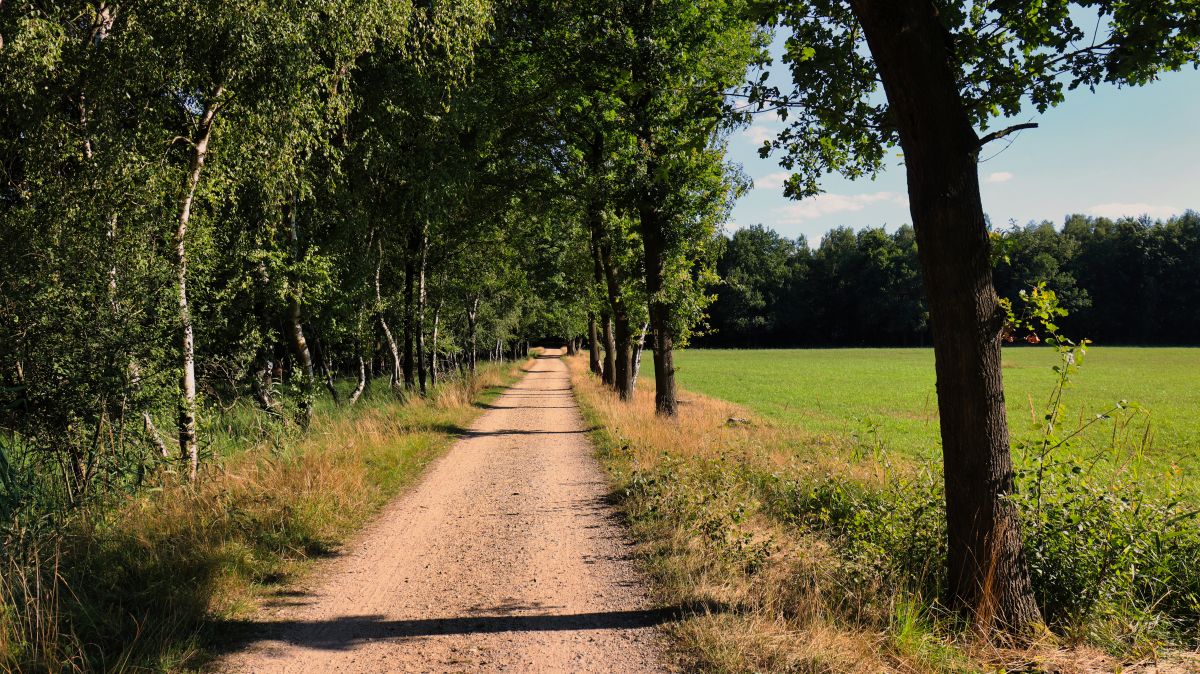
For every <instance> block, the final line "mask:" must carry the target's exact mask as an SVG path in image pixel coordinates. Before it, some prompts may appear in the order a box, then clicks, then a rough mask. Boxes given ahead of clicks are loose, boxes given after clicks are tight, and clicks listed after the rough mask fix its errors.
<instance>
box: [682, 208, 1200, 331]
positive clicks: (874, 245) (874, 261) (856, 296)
mask: <svg viewBox="0 0 1200 674" xmlns="http://www.w3.org/2000/svg"><path fill="white" fill-rule="evenodd" d="M994 234H999V236H1000V238H999V239H997V238H995V237H994V238H993V250H995V251H996V252H997V253H999V254H997V255H994V256H993V259H994V260H995V267H994V271H993V274H994V280H995V284H996V291H997V294H999V295H1000V297H1002V298H1005V299H1008V300H1009V301H1011V302H1014V303H1017V304H1016V305H1015V306H1019V302H1020V299H1019V293H1020V291H1022V290H1028V289H1029V288H1031V287H1033V286H1036V285H1037V284H1038V283H1042V282H1044V283H1046V285H1047V287H1048V288H1050V289H1051V290H1053V291H1054V292H1055V293H1056V294H1057V296H1058V300H1059V302H1060V304H1061V306H1062V307H1063V308H1064V309H1066V310H1067V311H1068V312H1069V314H1068V315H1067V316H1065V317H1063V318H1062V319H1061V320H1059V321H1058V323H1059V325H1060V326H1062V329H1063V331H1064V334H1067V335H1087V336H1088V338H1090V339H1094V340H1095V341H1096V342H1097V343H1100V344H1138V345H1152V344H1155V345H1182V344H1195V343H1196V340H1197V336H1200V282H1198V280H1200V214H1198V213H1196V212H1195V211H1188V212H1185V213H1183V214H1182V215H1178V216H1173V217H1171V218H1168V219H1166V220H1161V221H1153V220H1150V219H1148V218H1145V217H1143V218H1138V219H1134V218H1123V219H1120V220H1115V221H1114V220H1110V219H1108V218H1102V217H1100V218H1097V217H1090V216H1085V215H1072V216H1069V217H1068V218H1067V219H1066V222H1065V223H1064V224H1063V225H1062V226H1061V227H1055V225H1054V223H1052V222H1049V221H1044V222H1040V223H1030V224H1029V225H1027V226H1023V227H1014V228H1011V229H1008V230H1005V231H1003V232H1000V233H995V232H994ZM717 275H718V277H719V280H718V281H717V283H716V284H715V285H714V286H712V288H711V290H710V292H711V293H713V294H715V295H716V296H717V299H716V301H715V302H713V304H712V305H710V306H709V308H708V317H707V319H706V320H705V323H706V327H705V329H704V330H703V335H702V336H700V337H698V338H696V339H695V340H694V343H696V344H698V345H702V346H713V347H721V346H732V347H743V348H744V347H756V346H757V347H762V346H775V347H780V346H924V345H927V344H929V343H930V338H929V320H928V318H929V309H928V307H927V306H926V303H925V295H924V292H923V290H922V288H921V267H920V262H919V261H918V259H917V244H916V237H915V235H914V233H913V229H912V227H909V226H907V225H905V226H903V227H900V228H898V229H896V230H895V231H893V232H890V233H889V232H887V231H885V230H884V229H882V228H873V227H867V228H864V229H862V230H859V231H858V232H854V231H852V230H850V229H848V228H845V227H840V228H837V229H833V230H830V231H829V232H828V233H826V234H825V236H823V237H822V238H821V241H820V243H819V244H818V245H817V246H816V248H810V247H809V244H808V241H807V240H806V239H805V238H804V237H800V238H798V239H796V240H789V239H785V238H784V237H782V236H780V235H779V234H778V233H776V232H774V231H771V230H768V229H765V228H763V227H761V226H753V227H747V228H744V229H740V230H738V231H736V232H734V233H733V234H732V235H731V236H728V237H726V239H725V241H724V242H723V243H722V245H721V251H720V253H719V254H718V257H717Z"/></svg>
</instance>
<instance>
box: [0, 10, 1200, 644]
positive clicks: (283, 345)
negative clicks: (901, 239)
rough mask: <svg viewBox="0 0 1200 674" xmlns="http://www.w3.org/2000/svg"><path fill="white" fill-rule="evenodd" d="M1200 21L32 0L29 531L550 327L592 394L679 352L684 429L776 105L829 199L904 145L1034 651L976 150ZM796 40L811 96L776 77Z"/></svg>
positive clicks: (11, 128) (977, 582) (17, 350)
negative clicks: (54, 506)
mask: <svg viewBox="0 0 1200 674" xmlns="http://www.w3.org/2000/svg"><path fill="white" fill-rule="evenodd" d="M1198 11H1200V10H1197V7H1196V6H1195V4H1194V3H1192V2H1190V0H1173V1H1167V2H1162V1H1156V2H1148V1H1147V2H1120V3H1118V2H1110V1H1108V0H1100V1H1098V2H1087V3H1068V2H1037V3H1027V2H993V3H953V2H942V1H939V2H933V3H930V2H928V1H925V0H886V1H884V0H853V1H852V2H838V1H832V0H828V1H826V0H820V1H817V0H789V1H780V2H774V1H765V2H764V1H754V2H752V1H751V0H688V1H684V0H604V1H601V0H574V1H572V2H563V1H561V0H463V1H459V2H408V1H405V0H366V1H365V2H363V1H359V0H355V1H354V2H350V1H348V0H332V1H330V0H321V1H320V2H318V1H316V0H275V1H272V2H264V1H261V0H248V1H247V0H241V1H239V2H230V1H229V0H183V1H172V2H161V1H152V2H142V3H122V2H109V1H108V0H105V1H104V2H83V1H77V2H69V1H68V2H49V3H28V2H14V1H13V0H4V2H3V4H0V82H2V84H0V235H2V238H3V241H4V246H5V249H4V255H3V256H2V258H0V370H2V373H3V374H2V375H0V377H3V388H2V389H0V410H2V413H3V435H2V436H0V438H2V441H3V446H2V448H0V449H2V451H3V458H4V461H3V462H2V463H0V468H2V469H3V472H2V476H3V478H4V479H3V481H2V484H3V490H4V491H3V494H4V496H5V500H4V507H5V508H6V509H7V510H8V511H21V510H22V509H26V510H28V509H30V508H35V507H41V506H37V505H36V504H37V503H40V504H42V505H43V506H44V504H46V503H50V502H55V501H54V498H60V500H61V501H62V502H66V503H71V504H76V503H81V502H85V501H86V500H87V499H88V498H89V497H91V496H93V495H95V494H96V492H98V491H106V490H107V491H109V492H112V491H114V490H117V491H119V490H121V489H129V488H134V487H136V485H137V484H139V483H140V481H141V479H142V476H143V475H144V474H145V472H146V471H147V470H148V469H153V468H155V467H157V466H163V465H166V466H170V465H177V466H178V465H181V466H182V471H181V472H182V473H184V474H185V475H188V476H190V478H191V479H193V480H195V479H200V476H199V472H200V468H201V464H202V461H201V459H202V457H203V455H204V449H205V447H206V434H209V433H211V429H210V428H208V427H207V426H206V423H207V420H208V419H210V418H211V417H212V416H213V415H214V413H215V411H216V410H218V409H219V408H220V407H221V406H226V405H231V404H235V403H237V402H238V401H239V400H241V399H243V398H246V399H251V400H253V401H255V404H256V405H257V406H258V407H259V408H261V412H260V413H261V414H263V415H269V416H272V417H275V418H282V417H292V418H293V421H292V422H291V423H296V424H298V425H300V426H303V425H304V424H306V423H307V421H308V419H309V418H310V417H311V415H312V409H313V401H314V398H315V396H316V395H318V392H319V389H320V388H321V385H322V384H324V386H325V387H326V388H328V389H329V394H330V395H331V396H332V397H333V398H334V399H335V400H338V401H340V402H341V403H343V404H353V402H354V400H356V399H357V397H358V396H359V395H360V394H361V392H362V390H363V388H364V387H365V386H368V385H370V386H387V387H391V388H394V389H396V390H398V391H402V392H414V393H419V392H424V391H426V390H427V389H428V387H429V385H430V383H431V382H433V381H434V380H436V379H437V378H439V377H441V376H444V373H445V372H446V368H447V367H448V366H458V368H459V369H462V370H464V371H467V372H470V371H471V370H472V368H473V367H474V365H475V362H476V359H477V358H478V354H479V353H480V352H481V351H483V352H486V353H489V354H493V355H494V356H496V357H499V356H502V355H503V354H504V353H505V352H506V351H507V350H509V349H513V348H514V347H516V346H517V345H519V344H521V343H522V342H523V340H524V339H526V338H528V337H530V336H534V335H547V334H558V335H565V336H576V335H580V334H584V333H585V332H586V333H587V334H588V335H589V336H590V342H591V345H592V347H591V348H592V352H591V358H590V359H591V361H592V367H593V369H595V370H597V371H598V372H599V373H600V374H601V376H603V377H604V378H605V380H606V381H608V382H610V383H611V384H612V386H613V387H614V388H615V389H616V391H617V392H618V394H619V395H620V396H621V397H622V398H626V399H627V398H629V397H630V393H631V392H632V389H633V381H634V375H635V369H636V363H637V362H638V357H637V356H636V355H635V345H636V344H639V343H641V340H640V339H639V337H640V336H641V335H643V334H648V335H649V341H650V343H651V345H652V347H653V361H654V378H655V385H656V391H657V393H656V401H655V403H656V409H657V411H658V412H659V413H660V414H662V415H665V416H670V415H673V414H675V412H676V400H675V386H674V367H673V364H672V351H673V348H674V347H675V346H676V345H677V344H679V343H682V342H686V340H687V339H688V338H689V336H690V331H691V329H692V328H693V326H695V325H696V324H697V322H698V321H699V319H700V318H701V317H702V315H703V313H704V310H705V305H706V303H707V302H708V298H707V296H706V294H705V290H704V289H705V287H706V286H708V285H710V284H711V282H712V281H713V280H714V276H713V263H714V258H715V252H716V250H717V247H718V246H717V243H718V237H717V234H716V232H717V231H718V227H719V225H720V223H721V222H722V221H723V220H724V219H725V217H726V215H727V212H728V209H729V207H730V204H731V203H732V200H733V199H734V198H735V197H736V196H737V195H738V194H739V193H740V191H741V190H743V189H744V187H745V185H744V181H743V180H742V179H741V178H740V176H739V173H738V171H737V170H736V168H734V167H731V166H729V165H728V164H727V162H726V161H725V144H724V143H725V141H724V139H725V138H726V136H727V133H728V131H729V130H730V129H731V128H734V127H736V126H737V125H738V124H740V123H744V122H745V121H746V119H747V117H748V116H749V115H751V114H754V113H758V112H767V111H770V110H778V111H780V112H782V113H786V114H788V115H790V118H791V119H793V120H794V124H793V125H792V126H791V127H790V128H789V129H788V130H787V131H785V132H784V133H783V134H782V135H781V136H780V137H779V138H778V139H776V140H775V141H774V142H773V143H772V145H773V146H774V148H775V149H776V150H778V151H779V152H780V156H781V157H782V159H783V161H784V163H785V164H786V165H787V166H789V167H791V168H793V169H795V171H796V174H795V176H794V177H793V179H792V180H791V182H790V183H789V184H788V188H787V190H788V193H789V194H790V195H791V196H794V197H797V198H803V197H805V196H809V195H811V194H814V193H816V192H817V191H818V189H819V187H818V186H819V179H820V177H821V176H823V175H824V174H826V173H828V172H830V171H839V172H841V173H842V174H844V175H847V176H850V177H860V176H866V175H871V174H873V173H875V172H876V171H877V170H878V169H879V168H880V166H881V161H882V158H883V157H884V155H885V152H887V151H888V150H887V149H888V148H889V147H890V146H892V145H894V144H897V143H898V144H899V145H900V147H901V148H902V149H903V151H904V156H905V165H906V169H907V172H908V178H909V195H910V203H911V204H912V216H913V223H914V238H915V243H916V245H917V247H918V253H919V255H918V256H919V260H920V270H921V277H922V280H923V286H924V288H925V291H926V295H927V298H928V309H929V316H930V322H931V324H932V332H933V342H934V348H935V351H936V355H937V358H936V361H937V377H938V386H939V400H940V411H941V417H940V418H941V423H942V436H943V446H944V448H945V475H946V497H947V504H948V515H949V523H948V524H949V527H948V531H949V544H950V563H951V575H950V577H951V587H949V588H948V594H947V597H948V601H949V603H950V604H951V605H954V606H956V607H958V608H960V609H962V610H963V611H964V613H965V614H970V613H972V612H973V611H975V609H979V608H981V607H983V606H984V605H985V604H986V607H987V609H988V610H987V611H986V612H984V613H986V615H984V613H979V614H977V615H976V618H977V619H978V621H979V622H980V624H981V626H983V627H985V628H986V627H997V628H1004V629H1007V630H1010V631H1013V632H1016V633H1022V632H1024V631H1025V630H1026V629H1027V628H1028V626H1030V625H1031V624H1034V623H1036V622H1037V621H1038V610H1037V607H1036V605H1035V604H1034V602H1033V599H1032V596H1031V594H1030V591H1029V582H1028V577H1027V574H1026V573H1025V571H1024V569H1023V565H1022V560H1021V559H1020V556H1019V551H1020V531H1019V529H1018V528H1017V527H1016V525H1015V520H1014V519H1013V513H1012V510H1011V506H1010V505H1009V504H1008V501H1007V500H1006V495H1007V494H1008V493H1009V491H1010V490H1011V489H1012V466H1011V460H1010V457H1009V444H1008V436H1007V425H1006V420H1005V418H1004V406H1003V393H1002V388H1001V371H1000V366H999V335H1000V330H1001V325H1000V322H1001V319H1000V313H999V312H998V310H997V297H996V292H995V290H994V287H993V280H992V270H991V266H990V257H989V256H990V249H989V241H988V237H987V231H986V228H985V223H984V218H983V210H982V204H981V202H980V198H979V190H978V178H977V157H978V153H979V150H980V148H981V147H983V146H984V144H986V143H987V142H989V141H990V140H993V139H996V138H999V137H1001V136H1003V135H1005V134H1006V133H1008V132H1009V130H1001V131H997V132H992V133H989V134H987V135H985V136H983V137H980V135H979V134H978V133H977V132H976V128H985V126H986V124H987V123H988V121H989V120H990V119H992V118H995V117H998V116H1001V115H1006V116H1012V115H1014V114H1016V113H1017V112H1018V111H1019V110H1020V109H1021V108H1022V107H1023V106H1025V105H1032V106H1033V107H1035V108H1037V109H1039V110H1040V109H1045V108H1046V107H1047V106H1049V105H1052V104H1054V103H1056V102H1058V101H1059V100H1061V99H1062V97H1063V95H1064V92H1065V91H1066V90H1067V89H1070V88H1074V87H1076V86H1080V85H1083V86H1092V85H1095V84H1099V83H1101V82H1105V81H1107V82H1113V83H1117V84H1143V83H1146V82H1148V81H1150V80H1152V79H1153V78H1154V75H1155V73H1157V72H1158V71H1160V70H1162V69H1170V68H1178V67H1180V66H1182V65H1183V64H1185V63H1190V62H1195V61H1196V58H1197V54H1196V44H1197V43H1196V35H1197V34H1200V20H1198ZM1097 14H1099V15H1100V19H1101V20H1100V21H1097V20H1096V15H1097ZM1084 15H1086V16H1084ZM1093 25H1095V26H1097V27H1098V28H1099V30H1100V33H1101V34H1099V35H1097V36H1092V35H1090V34H1089V33H1086V32H1085V30H1084V29H1083V28H1081V27H1080V26H1086V27H1087V28H1088V29H1090V28H1091V27H1092V26H1093ZM776 27H781V28H782V29H783V30H786V31H788V32H789V33H790V34H791V37H790V39H789V41H788V43H787V53H786V55H785V59H784V60H785V62H786V64H787V66H788V67H789V68H790V70H791V74H792V79H793V81H794V83H795V87H794V89H792V90H790V91H778V90H774V89H771V88H769V87H767V86H766V85H765V82H766V79H765V78H763V79H758V78H757V77H751V78H749V79H748V78H747V73H748V72H749V73H757V69H756V67H757V66H760V65H763V63H764V62H765V60H766V52H765V47H766V44H767V43H768V40H769V38H770V34H771V30H772V29H773V28H776ZM880 83H882V85H883V94H884V96H879V95H877V94H878V91H877V89H878V85H879V84H880ZM601 352H603V355H601ZM347 375H348V376H350V377H351V379H352V380H353V381H354V382H355V386H354V389H353V390H352V391H351V392H350V393H348V394H345V393H341V392H339V390H338V389H337V387H336V383H337V382H336V379H337V378H338V377H339V376H347ZM381 380H382V381H381ZM168 428H173V429H174V430H173V435H174V436H175V439H174V440H173V441H168V440H167V439H166V436H167V435H168V432H167V431H166V430H165V429H168ZM170 445H176V447H177V448H176V449H174V450H172V449H170V447H169V446H170ZM35 485H37V486H39V488H38V489H40V491H39V490H37V489H34V486H35ZM47 485H50V486H49V487H47ZM35 492H36V493H37V494H39V496H37V497H36V498H34V497H31V496H29V494H31V493H35ZM35 502H36V503H35Z"/></svg>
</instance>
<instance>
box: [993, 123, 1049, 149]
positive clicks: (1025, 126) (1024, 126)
mask: <svg viewBox="0 0 1200 674" xmlns="http://www.w3.org/2000/svg"><path fill="white" fill-rule="evenodd" d="M1037 127H1038V125H1037V123H1036V122H1026V123H1025V124H1015V125H1013V126H1010V127H1008V128H1007V129H1000V130H999V131H993V132H991V133H989V134H988V135H986V136H984V137H983V138H980V139H979V147H983V146H984V145H987V144H988V143H990V142H992V141H993V140H1000V139H1001V138H1004V137H1005V136H1008V135H1011V134H1014V133H1016V132H1018V131H1024V130H1025V129H1036V128H1037Z"/></svg>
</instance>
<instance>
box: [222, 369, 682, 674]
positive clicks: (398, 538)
mask: <svg viewBox="0 0 1200 674" xmlns="http://www.w3.org/2000/svg"><path fill="white" fill-rule="evenodd" d="M558 355H559V353H557V352H554V351H550V352H547V353H546V354H545V355H544V356H541V357H539V358H537V359H536V360H535V361H534V365H533V367H532V369H531V371H530V372H529V373H528V374H526V375H525V377H524V378H523V379H522V380H521V381H520V382H519V383H517V384H516V385H515V386H513V387H512V388H510V389H509V390H508V391H506V392H505V393H504V394H503V395H501V396H500V397H499V398H498V399H497V400H496V401H495V402H494V403H493V404H492V405H490V406H489V407H490V408H491V409H489V411H487V412H486V413H484V414H483V415H482V416H480V418H479V419H478V420H476V422H475V423H474V424H473V425H472V426H471V428H470V429H469V431H468V432H467V433H466V435H465V437H464V438H462V439H461V440H459V441H458V442H456V443H455V444H454V446H453V447H452V448H451V449H450V450H449V451H448V453H447V454H446V455H445V456H443V457H442V458H441V459H439V460H438V461H436V462H435V463H434V464H432V465H431V466H430V467H429V468H428V469H427V471H426V473H425V475H424V477H423V478H422V479H421V481H420V482H419V483H418V484H417V485H416V486H415V487H414V488H412V489H410V490H409V491H407V492H405V493H404V494H403V495H402V496H401V497H400V498H398V499H397V500H396V501H394V502H393V503H392V504H391V505H389V506H388V507H387V508H385V509H384V511H383V512H382V514H381V515H380V516H379V517H378V518H377V519H376V520H375V521H374V522H373V523H372V524H371V525H369V526H368V527H367V528H366V530H365V531H364V532H363V533H362V535H360V536H359V537H358V538H357V540H356V541H355V542H354V543H352V544H351V545H348V546H347V549H346V551H345V553H344V554H343V555H341V556H339V557H337V558H335V559H332V560H330V561H328V562H327V563H324V564H323V566H321V567H319V568H318V569H317V570H316V572H315V573H314V575H313V576H312V577H310V578H309V580H308V583H309V585H310V588H308V589H298V590H291V591H287V592H281V593H280V595H279V596H277V597H275V598H274V599H273V600H272V601H270V602H268V606H267V607H266V608H264V609H263V611H262V613H261V614H260V615H259V616H258V618H257V619H256V620H255V622H254V623H252V624H249V625H247V626H246V628H245V630H244V637H245V639H246V640H247V645H246V646H245V648H244V649H243V650H241V651H239V652H237V653H234V654H232V655H230V656H228V657H226V658H225V659H223V660H222V661H220V662H218V663H216V664H215V665H214V667H213V670H214V671H219V672H230V673H235V672H236V673H249V672H254V673H256V674H257V673H267V672H280V673H282V672H287V673H289V674H291V673H296V674H299V673H301V672H305V673H307V672H312V673H318V672H339V673H357V672H362V673H368V672H369V673H371V674H377V673H381V672H430V673H441V672H614V673H625V672H628V673H630V674H632V673H635V672H636V673H639V674H641V673H654V672H666V671H669V670H668V669H667V668H665V667H664V666H663V665H662V664H661V662H663V660H662V648H661V636H660V633H659V629H658V625H659V624H661V623H662V622H664V621H666V620H668V619H670V618H671V617H672V616H673V615H674V614H673V613H672V612H671V611H668V610H665V609H655V608H653V606H652V605H651V603H650V601H649V599H648V597H647V594H646V590H645V586H644V584H643V582H642V579H641V578H640V577H639V574H638V573H637V571H636V569H635V568H634V564H633V562H632V560H631V553H632V547H631V545H630V543H629V541H628V540H627V539H626V538H625V535H624V532H623V531H622V529H621V525H620V523H619V522H618V521H617V519H616V518H615V516H614V512H613V510H612V508H611V507H610V506H609V505H608V504H607V503H606V501H605V494H606V493H607V482H606V480H605V476H604V474H603V472H602V470H601V467H600V466H599V464H598V463H597V462H596V461H595V459H594V458H593V456H592V452H593V447H592V445H591V443H590V441H589V440H588V437H587V435H586V427H585V425H584V420H583V417H582V416H581V415H580V412H579V408H578V405H577V404H576V402H575V399H574V396H573V395H572V392H571V384H570V375H569V372H568V370H567V366H566V363H564V362H563V361H562V360H560V359H559V358H558Z"/></svg>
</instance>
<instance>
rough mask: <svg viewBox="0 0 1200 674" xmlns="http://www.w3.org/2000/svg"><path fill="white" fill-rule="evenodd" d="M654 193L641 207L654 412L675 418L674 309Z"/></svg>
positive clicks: (660, 223)
mask: <svg viewBox="0 0 1200 674" xmlns="http://www.w3.org/2000/svg"><path fill="white" fill-rule="evenodd" d="M656 202H657V199H656V198H655V197H654V196H653V194H649V195H646V196H645V197H644V198H643V201H642V203H641V205H640V206H639V209H638V210H639V214H640V216H641V217H640V220H641V225H642V242H643V249H644V250H645V253H646V293H647V295H649V297H650V302H649V310H650V326H651V327H652V328H653V329H654V332H653V335H654V345H653V346H654V412H655V413H656V414H660V415H663V416H674V415H675V414H676V413H677V412H678V411H679V410H678V402H677V401H676V397H675V352H674V344H673V340H672V339H671V306H670V304H669V303H668V302H667V300H666V298H665V297H664V296H663V274H664V266H665V264H666V259H665V258H666V237H665V236H664V232H663V222H662V213H660V212H659V210H658V205H657V203H656ZM643 334H644V333H643Z"/></svg>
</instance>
